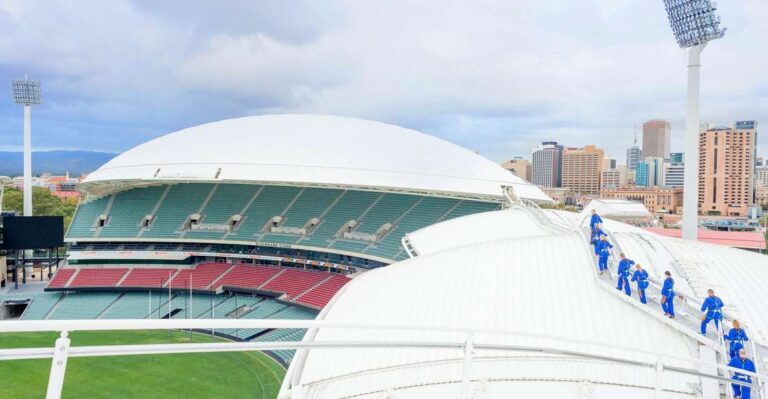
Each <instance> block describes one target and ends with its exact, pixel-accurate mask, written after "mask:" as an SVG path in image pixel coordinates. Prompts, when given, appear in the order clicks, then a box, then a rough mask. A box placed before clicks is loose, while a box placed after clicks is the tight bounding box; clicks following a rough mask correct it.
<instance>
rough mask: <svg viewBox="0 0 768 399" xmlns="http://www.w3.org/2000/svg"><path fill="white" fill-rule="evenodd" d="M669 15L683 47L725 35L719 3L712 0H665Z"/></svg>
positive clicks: (676, 36) (671, 24)
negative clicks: (721, 25)
mask: <svg viewBox="0 0 768 399" xmlns="http://www.w3.org/2000/svg"><path fill="white" fill-rule="evenodd" d="M664 6H665V8H666V9H667V17H668V18H669V24H670V26H671V27H672V32H673V33H674V34H675V39H676V40H677V44H679V45H680V47H681V48H686V47H693V46H695V45H697V44H702V43H706V42H708V41H710V40H714V39H719V38H721V37H723V35H725V28H721V27H720V17H719V16H718V15H717V14H716V13H715V12H716V11H717V4H716V3H715V2H714V1H712V0H664Z"/></svg>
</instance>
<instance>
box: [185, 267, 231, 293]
mask: <svg viewBox="0 0 768 399" xmlns="http://www.w3.org/2000/svg"><path fill="white" fill-rule="evenodd" d="M231 266H232V265H230V264H227V263H202V264H199V265H197V266H196V267H195V268H194V269H182V270H181V271H180V272H179V274H177V275H176V276H174V277H173V279H172V280H171V288H189V286H190V283H191V285H192V289H205V288H207V287H208V286H209V285H211V283H212V282H213V281H214V280H216V278H218V277H219V276H220V275H221V274H222V273H224V272H225V271H227V269H229V268H230V267H231Z"/></svg>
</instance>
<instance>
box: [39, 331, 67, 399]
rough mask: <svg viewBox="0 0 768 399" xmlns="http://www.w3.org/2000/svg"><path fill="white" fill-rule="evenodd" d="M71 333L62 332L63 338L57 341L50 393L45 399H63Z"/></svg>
mask: <svg viewBox="0 0 768 399" xmlns="http://www.w3.org/2000/svg"><path fill="white" fill-rule="evenodd" d="M68 335H69V333H68V332H67V331H62V332H61V336H60V337H59V338H58V339H56V344H55V345H56V346H55V347H54V348H53V360H51V374H50V376H49V377H48V391H47V392H46V394H45V399H59V398H61V391H62V390H63V389H64V373H65V372H66V371H67V357H68V356H69V343H70V341H69V338H68V337H67V336H68Z"/></svg>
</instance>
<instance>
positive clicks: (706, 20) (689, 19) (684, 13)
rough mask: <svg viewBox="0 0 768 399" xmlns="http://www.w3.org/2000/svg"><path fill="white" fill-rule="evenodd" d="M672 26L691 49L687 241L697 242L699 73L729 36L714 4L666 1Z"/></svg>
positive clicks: (679, 40) (682, 43) (685, 191)
mask: <svg viewBox="0 0 768 399" xmlns="http://www.w3.org/2000/svg"><path fill="white" fill-rule="evenodd" d="M664 7H665V8H666V10H667V16H668V17H669V24H670V26H671V27H672V32H673V33H674V34H675V39H676V40H677V44H678V45H680V48H687V49H688V110H687V114H686V119H685V147H684V148H685V160H684V161H685V166H684V169H683V238H685V239H688V240H696V238H697V234H698V224H699V223H698V215H699V212H698V210H699V70H700V69H701V52H702V51H703V50H704V47H706V46H707V43H709V42H710V41H711V40H714V39H719V38H721V37H723V35H725V29H724V28H720V17H719V16H718V15H717V14H716V13H715V12H716V11H717V5H716V4H715V3H714V2H713V1H712V0H664Z"/></svg>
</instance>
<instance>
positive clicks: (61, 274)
mask: <svg viewBox="0 0 768 399" xmlns="http://www.w3.org/2000/svg"><path fill="white" fill-rule="evenodd" d="M76 270H77V269H69V268H67V269H59V270H57V271H56V275H55V276H53V279H51V282H50V283H48V286H49V287H63V286H65V285H67V281H69V279H70V278H72V275H73V274H75V271H76Z"/></svg>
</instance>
